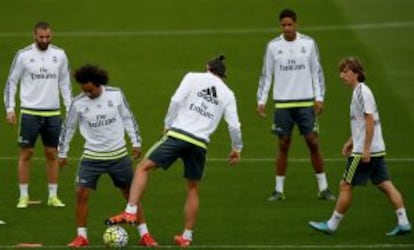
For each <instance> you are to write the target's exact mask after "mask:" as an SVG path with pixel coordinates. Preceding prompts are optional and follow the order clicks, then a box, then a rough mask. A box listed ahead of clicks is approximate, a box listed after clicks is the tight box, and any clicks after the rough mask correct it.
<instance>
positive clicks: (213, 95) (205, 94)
mask: <svg viewBox="0 0 414 250" xmlns="http://www.w3.org/2000/svg"><path fill="white" fill-rule="evenodd" d="M197 96H199V97H201V98H203V99H204V100H206V101H207V102H210V103H213V104H215V105H218V100H217V91H216V87H214V86H212V87H209V88H206V89H203V90H201V91H199V92H198V93H197Z"/></svg>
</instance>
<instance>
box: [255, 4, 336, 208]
mask: <svg viewBox="0 0 414 250" xmlns="http://www.w3.org/2000/svg"><path fill="white" fill-rule="evenodd" d="M279 22H280V27H281V30H282V34H281V35H279V36H278V37H276V38H275V39H273V40H272V41H270V42H269V43H268V45H267V49H266V54H265V56H264V64H263V69H262V74H261V76H260V80H259V87H258V90H257V109H256V111H257V113H258V115H259V116H260V117H265V116H266V112H265V105H266V102H267V97H268V93H269V90H270V87H271V85H272V81H273V83H274V84H273V101H274V120H273V126H272V132H273V133H274V134H276V135H278V138H279V152H278V154H277V157H276V164H275V165H276V166H275V170H276V171H275V172H276V177H275V189H274V191H273V193H272V195H271V196H270V197H269V198H268V200H269V201H279V200H284V199H285V195H284V183H285V174H286V169H287V165H288V153H289V148H290V144H291V134H292V129H293V126H294V125H295V124H296V125H297V126H298V127H299V131H300V133H301V135H303V137H304V139H305V141H306V145H307V146H308V148H309V151H310V158H311V162H312V166H313V169H314V171H315V176H316V179H317V182H318V188H319V193H318V196H319V198H320V199H323V200H335V197H334V196H333V195H332V194H331V192H330V191H329V189H328V182H327V179H326V174H325V171H324V162H323V159H322V156H321V153H320V149H319V143H318V121H317V118H316V116H318V115H320V114H321V112H322V108H323V100H324V95H325V82H324V76H323V72H322V66H321V63H320V60H319V51H318V47H317V45H316V42H315V41H314V40H313V39H312V38H311V37H309V36H306V35H303V34H301V33H299V32H297V31H296V28H297V23H296V13H295V12H294V11H292V10H290V9H284V10H282V11H281V12H280V14H279Z"/></svg>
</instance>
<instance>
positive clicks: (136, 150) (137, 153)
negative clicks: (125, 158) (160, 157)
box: [132, 147, 141, 160]
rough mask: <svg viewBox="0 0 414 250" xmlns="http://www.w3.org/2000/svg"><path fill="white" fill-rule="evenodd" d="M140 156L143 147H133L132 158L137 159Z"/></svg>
mask: <svg viewBox="0 0 414 250" xmlns="http://www.w3.org/2000/svg"><path fill="white" fill-rule="evenodd" d="M140 156H141V147H132V158H134V160H136V159H138V158H139V157H140Z"/></svg>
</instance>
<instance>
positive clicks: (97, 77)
mask: <svg viewBox="0 0 414 250" xmlns="http://www.w3.org/2000/svg"><path fill="white" fill-rule="evenodd" d="M74 77H75V79H76V81H77V82H78V83H80V84H85V83H88V82H92V83H93V84H94V85H95V86H98V87H99V86H101V85H107V84H108V80H109V77H108V73H107V72H106V70H104V69H102V68H100V67H98V66H96V65H91V64H85V65H84V66H82V67H80V68H79V69H77V70H75V73H74Z"/></svg>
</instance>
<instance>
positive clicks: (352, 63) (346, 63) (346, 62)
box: [338, 56, 365, 82]
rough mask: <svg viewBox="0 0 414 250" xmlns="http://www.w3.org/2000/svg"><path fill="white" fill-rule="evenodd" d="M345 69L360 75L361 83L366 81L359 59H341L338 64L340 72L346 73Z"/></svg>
mask: <svg viewBox="0 0 414 250" xmlns="http://www.w3.org/2000/svg"><path fill="white" fill-rule="evenodd" d="M345 68H348V69H350V70H351V71H352V72H354V73H355V74H358V81H359V82H364V81H365V72H364V67H363V66H362V63H361V61H360V60H359V59H358V58H356V57H351V56H350V57H346V58H343V59H341V60H340V61H339V63H338V69H339V72H342V71H344V69H345Z"/></svg>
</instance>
